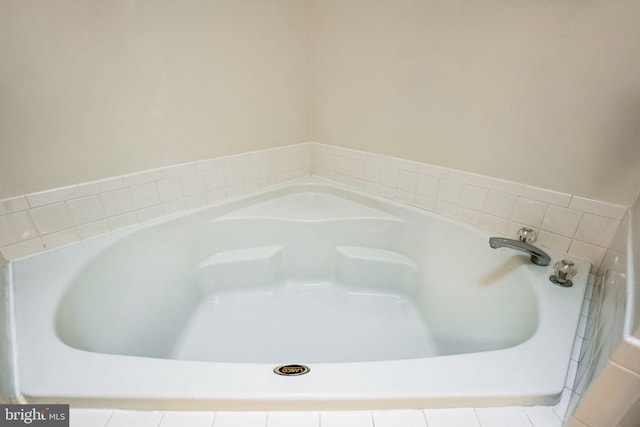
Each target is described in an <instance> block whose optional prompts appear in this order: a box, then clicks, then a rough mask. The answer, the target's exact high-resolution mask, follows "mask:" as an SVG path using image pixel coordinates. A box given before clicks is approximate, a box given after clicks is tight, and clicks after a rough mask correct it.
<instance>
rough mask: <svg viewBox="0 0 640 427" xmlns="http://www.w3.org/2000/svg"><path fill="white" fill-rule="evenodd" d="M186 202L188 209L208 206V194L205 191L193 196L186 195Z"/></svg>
mask: <svg viewBox="0 0 640 427" xmlns="http://www.w3.org/2000/svg"><path fill="white" fill-rule="evenodd" d="M184 203H185V206H186V208H187V209H193V208H200V207H202V206H206V204H207V195H206V194H205V193H200V194H196V195H193V196H189V197H185V198H184Z"/></svg>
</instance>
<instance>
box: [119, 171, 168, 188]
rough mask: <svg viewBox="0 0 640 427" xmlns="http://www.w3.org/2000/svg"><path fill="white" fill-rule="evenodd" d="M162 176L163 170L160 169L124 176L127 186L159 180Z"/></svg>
mask: <svg viewBox="0 0 640 427" xmlns="http://www.w3.org/2000/svg"><path fill="white" fill-rule="evenodd" d="M162 178H163V176H162V171H161V170H160V169H151V170H146V171H142V172H137V173H131V174H127V175H125V176H123V179H124V185H126V186H127V187H132V186H134V185H139V184H147V183H149V182H154V181H159V180H161V179H162Z"/></svg>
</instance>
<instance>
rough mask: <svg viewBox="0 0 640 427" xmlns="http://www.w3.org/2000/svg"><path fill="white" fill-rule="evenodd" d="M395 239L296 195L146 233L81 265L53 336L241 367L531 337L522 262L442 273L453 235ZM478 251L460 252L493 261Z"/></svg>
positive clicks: (352, 208)
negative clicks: (439, 238) (197, 222)
mask: <svg viewBox="0 0 640 427" xmlns="http://www.w3.org/2000/svg"><path fill="white" fill-rule="evenodd" d="M407 228H408V226H407V221H406V220H401V219H400V218H398V217H397V216H395V215H393V214H391V213H389V212H384V211H382V210H379V209H374V208H372V207H370V206H366V205H362V204H356V203H353V202H351V201H348V200H345V199H344V198H340V197H338V196H336V195H333V194H327V193H322V192H317V191H316V192H310V191H306V192H305V191H301V192H296V193H294V194H284V195H281V196H276V197H274V198H273V199H270V200H268V201H264V202H260V203H257V204H255V205H251V206H249V207H246V208H241V209H238V210H235V211H232V212H230V213H227V214H224V215H221V216H220V217H219V218H215V219H212V220H210V221H207V222H205V223H204V224H202V225H201V226H196V227H194V226H185V224H177V225H176V226H170V227H167V229H166V230H163V231H161V232H160V233H158V230H156V229H153V230H148V231H147V232H142V233H139V234H140V235H135V236H129V237H127V238H126V239H124V240H122V241H120V242H116V243H115V244H113V245H112V246H111V247H109V248H108V249H106V250H105V251H103V252H102V253H101V254H100V255H99V256H97V257H95V258H94V259H92V260H91V261H90V262H89V263H87V265H86V266H85V267H84V268H83V269H82V271H80V272H79V273H78V275H77V276H76V277H75V278H74V279H73V281H72V282H71V284H70V287H69V290H68V292H67V293H66V295H65V296H64V297H63V299H62V301H61V304H60V306H59V309H58V312H57V319H56V329H57V332H58V335H59V336H60V338H61V339H62V341H64V342H65V343H66V344H68V345H70V346H72V347H75V348H78V349H82V350H86V351H93V352H99V353H110V354H122V355H135V356H145V357H157V358H167V359H179V360H195V361H208V362H242V363H281V362H283V361H291V360H293V361H300V362H304V363H330V362H363V361H377V360H397V359H412V358H423V357H435V356H443V355H450V354H459V353H475V352H478V351H488V350H497V349H501V348H507V347H511V346H514V345H517V344H520V343H522V342H524V341H526V340H527V339H528V338H529V337H530V336H531V335H532V334H533V333H534V331H535V330H536V328H537V325H538V307H537V296H536V294H535V292H534V291H533V289H532V284H531V281H530V280H527V278H526V270H527V268H528V264H527V263H526V260H524V259H521V257H515V258H514V257H511V258H510V260H509V261H507V262H506V263H505V264H502V265H498V267H497V269H496V267H495V266H483V265H482V264H481V263H473V262H468V261H470V260H468V261H464V260H462V259H461V260H459V261H458V262H460V265H455V264H454V265H449V264H450V261H447V259H455V258H456V253H460V251H461V248H457V247H456V246H457V244H456V243H455V238H454V237H455V233H454V234H452V233H453V230H449V231H448V232H447V234H448V235H449V241H450V243H448V244H444V243H443V242H442V241H440V242H439V243H437V244H431V243H430V242H432V241H434V240H435V239H436V237H435V236H434V235H437V234H438V233H443V232H444V230H443V228H446V227H444V226H440V227H439V228H440V230H429V229H424V230H420V229H416V230H415V231H416V233H414V232H412V233H407V232H406V231H405V230H406V229H407ZM465 232H467V233H469V232H470V230H465ZM465 240H469V239H468V237H467V239H463V240H462V242H464V241H465ZM484 240H485V239H481V238H479V239H478V241H477V243H478V245H477V246H478V247H476V248H473V249H475V250H477V251H478V253H480V252H488V254H489V255H495V253H493V252H492V251H487V247H486V242H484ZM467 250H469V248H467ZM443 263H446V264H447V266H442V265H439V264H443ZM456 269H461V270H463V271H456ZM505 269H508V270H511V274H510V275H506V274H503V275H502V276H501V275H500V272H501V270H505ZM514 277H515V278H517V279H516V280H515V281H514ZM472 278H473V279H472ZM477 278H480V281H478V280H477ZM506 319H509V321H505V320H506ZM132 325H135V327H132Z"/></svg>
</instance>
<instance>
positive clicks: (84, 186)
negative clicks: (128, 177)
mask: <svg viewBox="0 0 640 427" xmlns="http://www.w3.org/2000/svg"><path fill="white" fill-rule="evenodd" d="M124 187H125V185H124V179H123V178H122V177H121V176H116V177H113V178H106V179H101V180H98V181H90V182H83V183H80V184H78V190H79V191H80V195H81V196H93V195H95V194H99V193H106V192H107V191H113V190H119V189H120V188H124Z"/></svg>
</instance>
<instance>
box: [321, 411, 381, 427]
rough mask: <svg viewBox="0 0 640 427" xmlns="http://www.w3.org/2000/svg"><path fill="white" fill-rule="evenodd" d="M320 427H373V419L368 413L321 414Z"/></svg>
mask: <svg viewBox="0 0 640 427" xmlns="http://www.w3.org/2000/svg"><path fill="white" fill-rule="evenodd" d="M320 425H321V426H322V427H373V417H372V414H371V412H368V411H349V412H346V411H345V412H321V413H320Z"/></svg>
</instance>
